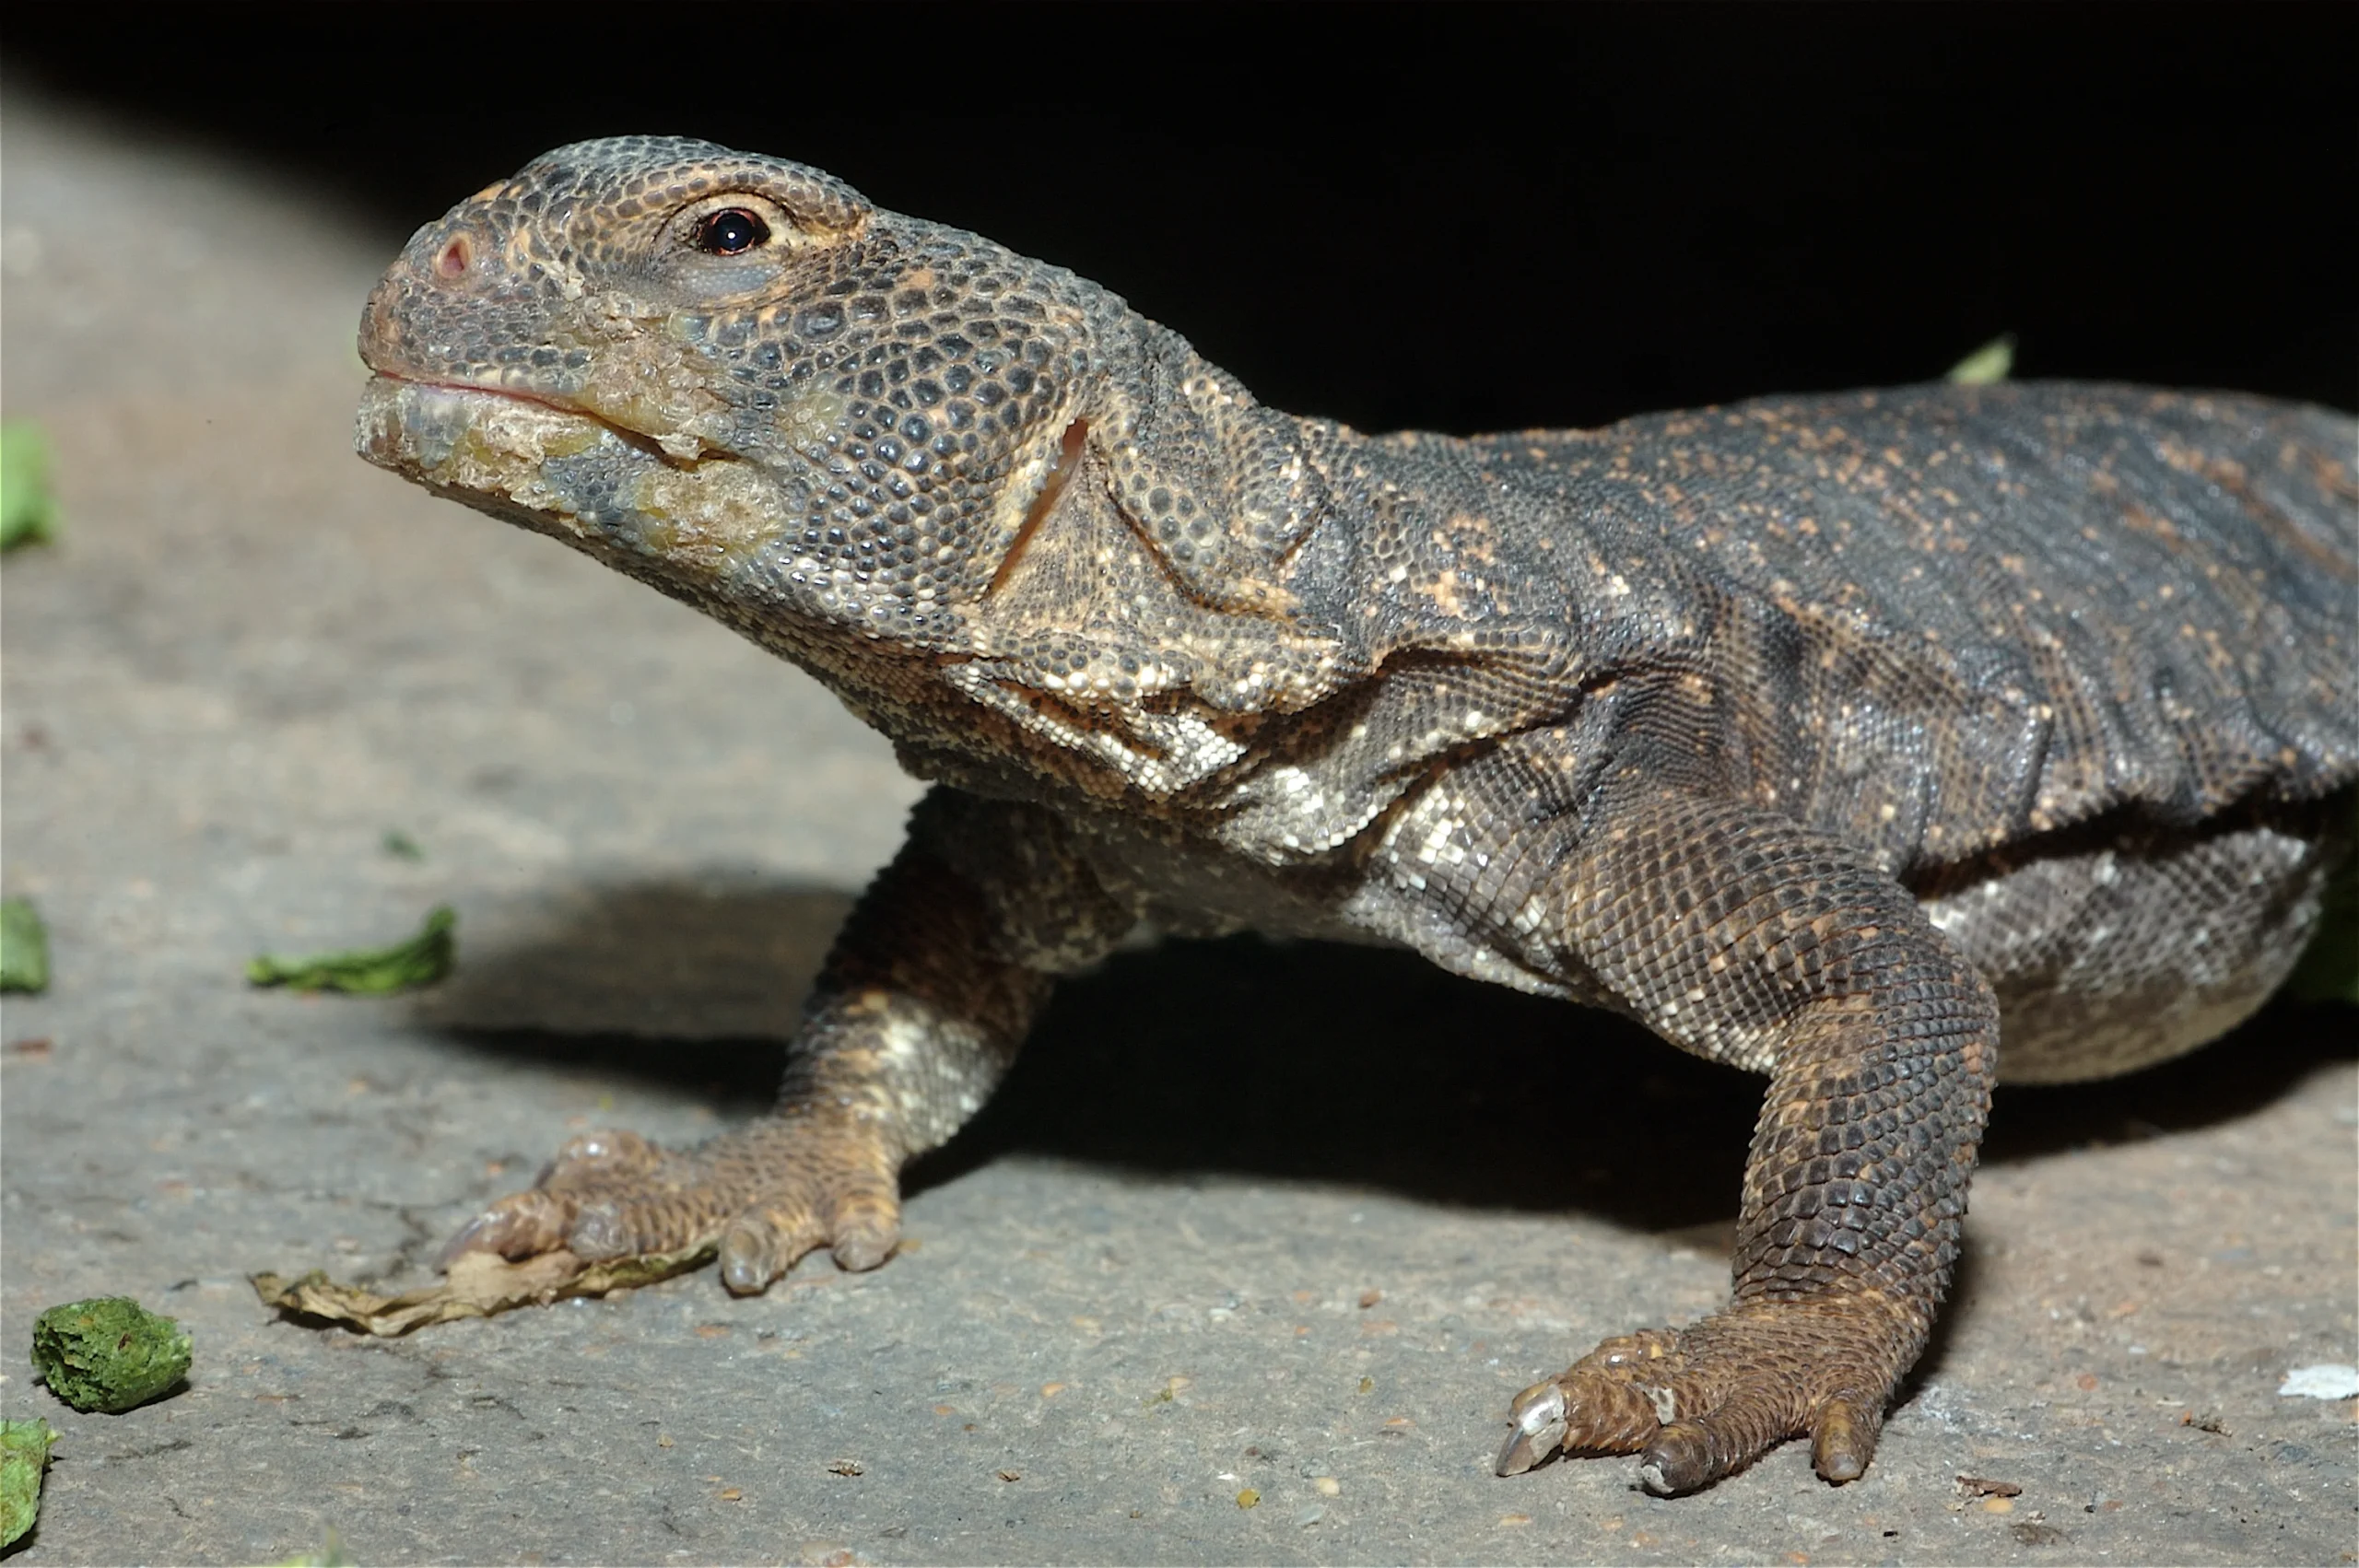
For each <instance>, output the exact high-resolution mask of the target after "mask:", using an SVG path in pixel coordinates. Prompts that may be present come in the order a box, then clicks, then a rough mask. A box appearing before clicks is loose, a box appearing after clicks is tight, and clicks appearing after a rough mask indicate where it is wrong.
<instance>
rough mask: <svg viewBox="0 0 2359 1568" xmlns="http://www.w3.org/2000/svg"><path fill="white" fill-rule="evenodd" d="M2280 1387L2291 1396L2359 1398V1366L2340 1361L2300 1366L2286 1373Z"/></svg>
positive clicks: (2278, 1387)
mask: <svg viewBox="0 0 2359 1568" xmlns="http://www.w3.org/2000/svg"><path fill="white" fill-rule="evenodd" d="M2277 1391H2278V1392H2279V1393H2280V1394H2283V1395H2285V1396H2286V1397H2287V1398H2312V1399H2351V1398H2359V1366H2347V1365H2345V1364H2343V1363H2341V1362H2338V1361H2322V1362H2319V1363H2317V1364H2316V1365H2314V1366H2297V1367H2295V1368H2294V1370H2293V1371H2291V1372H2289V1373H2287V1374H2286V1375H2285V1381H2284V1382H2283V1383H2280V1384H2279V1385H2278V1386H2277Z"/></svg>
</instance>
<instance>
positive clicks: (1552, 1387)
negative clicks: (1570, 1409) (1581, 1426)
mask: <svg viewBox="0 0 2359 1568" xmlns="http://www.w3.org/2000/svg"><path fill="white" fill-rule="evenodd" d="M1508 1421H1510V1422H1513V1423H1514V1426H1513V1429H1512V1430H1511V1431H1509V1432H1508V1440H1507V1443H1506V1445H1504V1446H1503V1447H1501V1448H1500V1449H1499V1457H1498V1461H1497V1462H1496V1464H1494V1465H1493V1466H1492V1467H1491V1468H1492V1469H1493V1470H1495V1471H1496V1473H1498V1474H1500V1475H1503V1476H1520V1475H1521V1474H1522V1473H1523V1472H1524V1471H1526V1470H1528V1469H1531V1468H1532V1466H1534V1465H1536V1464H1538V1463H1540V1461H1541V1460H1543V1459H1545V1458H1547V1457H1549V1456H1550V1455H1552V1454H1554V1453H1555V1451H1556V1450H1557V1448H1558V1447H1559V1446H1560V1445H1562V1444H1563V1443H1564V1441H1565V1393H1564V1390H1563V1389H1561V1388H1559V1387H1556V1380H1555V1378H1553V1377H1552V1378H1550V1379H1549V1380H1548V1381H1547V1382H1545V1383H1535V1384H1533V1385H1532V1387H1529V1388H1526V1389H1525V1390H1524V1391H1523V1392H1522V1393H1520V1394H1518V1395H1517V1396H1516V1397H1515V1404H1514V1405H1513V1406H1512V1407H1510V1408H1509V1409H1508Z"/></svg>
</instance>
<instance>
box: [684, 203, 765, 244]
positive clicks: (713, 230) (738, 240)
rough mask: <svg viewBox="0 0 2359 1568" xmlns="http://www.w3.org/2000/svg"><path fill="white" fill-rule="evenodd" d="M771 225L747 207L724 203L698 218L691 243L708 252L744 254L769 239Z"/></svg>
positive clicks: (690, 234) (689, 237)
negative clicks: (719, 208) (724, 204)
mask: <svg viewBox="0 0 2359 1568" xmlns="http://www.w3.org/2000/svg"><path fill="white" fill-rule="evenodd" d="M769 238H770V226H769V224H767V223H764V222H763V221H762V219H761V216H760V215H759V214H757V213H755V212H752V211H750V210H748V209H747V208H745V207H723V208H722V209H721V210H720V211H719V212H710V213H707V214H705V215H704V216H702V217H700V218H698V219H697V222H696V227H695V228H692V229H690V230H689V231H688V243H689V244H691V245H694V246H695V247H696V248H697V249H698V250H699V251H702V252H704V253H705V254H706V255H708V256H742V255H744V254H745V252H748V251H751V250H753V249H754V248H755V247H757V246H758V245H766V244H768V243H769Z"/></svg>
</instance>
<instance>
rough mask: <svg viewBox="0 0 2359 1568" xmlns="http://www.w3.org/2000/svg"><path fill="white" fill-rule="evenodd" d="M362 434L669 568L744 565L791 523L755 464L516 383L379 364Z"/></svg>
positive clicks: (577, 534) (513, 516) (506, 505)
mask: <svg viewBox="0 0 2359 1568" xmlns="http://www.w3.org/2000/svg"><path fill="white" fill-rule="evenodd" d="M353 445H354V449H355V450H356V451H358V453H359V454H360V456H361V457H363V458H365V459H367V460H368V461H369V462H372V463H375V464H376V465H377V466H378V467H380V468H385V469H390V470H392V471H393V473H396V474H401V475H403V476H404V477H405V478H408V479H412V480H415V481H417V482H418V483H420V484H423V485H427V486H432V487H433V488H435V489H437V490H440V491H443V492H445V493H448V494H452V495H456V496H457V497H460V498H463V499H464V500H466V501H468V502H469V503H470V504H472V505H475V506H477V507H480V508H482V509H485V510H488V511H492V512H495V513H496V514H498V515H499V516H502V517H505V518H507V519H509V520H510V521H517V522H522V523H523V524H524V525H525V526H528V527H531V528H533V529H534V530H536V531H538V532H543V533H548V534H552V535H554V536H556V537H557V538H559V539H562V540H564V541H566V542H567V543H568V544H574V545H577V546H579V547H581V548H582V549H586V550H589V551H590V552H591V553H593V554H594V555H599V556H606V557H609V558H615V557H623V556H630V557H636V558H638V559H640V561H643V562H650V563H661V567H662V568H663V575H665V576H669V577H675V578H679V579H708V580H709V579H712V578H715V577H717V576H721V575H723V574H725V573H728V572H731V571H734V569H736V568H740V567H742V566H744V565H745V564H746V563H747V562H748V561H749V560H750V559H751V558H752V556H754V555H755V554H756V553H757V552H758V551H759V550H761V549H762V548H763V547H764V546H765V545H767V544H770V543H772V542H773V541H774V540H775V539H776V538H777V537H778V535H779V532H780V524H779V521H778V519H779V516H780V508H779V506H778V504H777V497H776V495H775V493H774V492H773V490H772V488H771V486H770V484H769V481H768V480H767V479H766V478H765V477H764V476H763V475H762V474H760V473H759V472H758V471H757V469H756V468H755V466H754V465H753V464H751V463H746V462H734V461H727V460H722V461H708V462H694V461H687V460H683V459H680V458H677V457H675V456H673V455H672V454H669V453H667V452H665V451H662V450H660V449H659V448H658V447H657V446H656V445H655V443H654V442H653V441H652V440H651V439H649V438H647V437H645V436H641V435H639V434H636V433H634V432H630V431H626V430H621V429H617V428H616V427H615V426H613V425H610V424H608V423H607V422H606V421H604V420H603V419H600V418H598V417H597V416H596V415H591V414H584V413H578V412H575V411H573V410H571V409H565V408H558V407H556V406H553V405H552V404H546V403H543V402H539V401H536V400H534V399H532V398H530V397H526V396H522V395H519V394H517V393H513V392H503V391H498V390H494V389H490V388H484V387H467V386H449V385H440V384H436V383H433V382H428V381H414V380H405V379H404V378H402V377H400V376H395V375H387V374H383V373H380V374H379V375H377V376H376V377H374V378H373V379H371V380H370V382H369V384H368V386H367V387H366V388H365V389H363V391H362V392H361V398H360V411H359V415H358V419H357V422H356V425H355V429H354V436H353ZM616 564H617V565H626V563H625V562H623V561H621V560H619V559H618V560H617V561H616ZM636 569H640V570H641V571H642V575H644V571H645V568H636Z"/></svg>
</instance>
